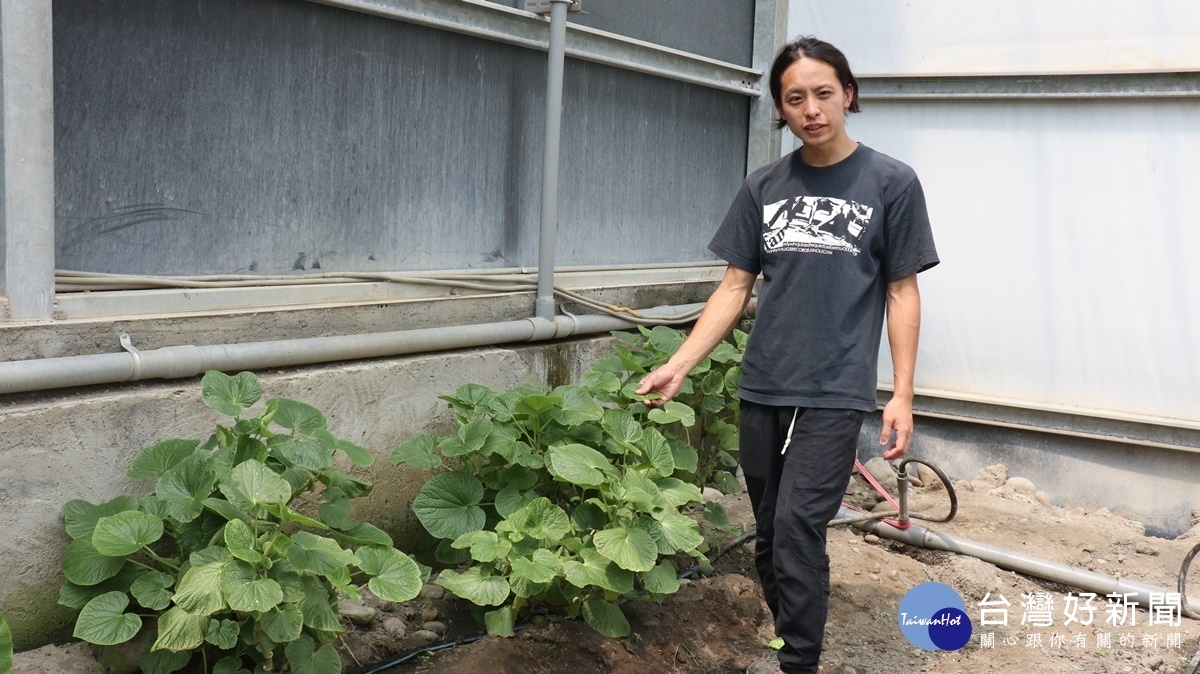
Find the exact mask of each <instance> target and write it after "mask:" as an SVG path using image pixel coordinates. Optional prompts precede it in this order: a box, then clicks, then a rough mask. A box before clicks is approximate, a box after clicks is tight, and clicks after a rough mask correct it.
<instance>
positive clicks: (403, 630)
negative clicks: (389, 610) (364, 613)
mask: <svg viewBox="0 0 1200 674" xmlns="http://www.w3.org/2000/svg"><path fill="white" fill-rule="evenodd" d="M382 627H383V629H384V631H385V632H387V633H388V634H391V635H392V636H394V637H396V638H397V639H403V638H404V635H406V634H408V625H405V624H404V621H403V620H401V619H400V618H384V619H383V623H382Z"/></svg>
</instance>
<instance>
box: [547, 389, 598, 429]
mask: <svg viewBox="0 0 1200 674" xmlns="http://www.w3.org/2000/svg"><path fill="white" fill-rule="evenodd" d="M554 393H555V394H556V395H558V396H559V397H561V398H562V409H561V410H559V412H558V422H559V423H561V424H562V425H564V426H567V427H570V426H578V425H579V424H583V423H587V422H589V421H599V420H600V418H601V417H602V416H603V415H604V408H603V407H601V406H600V403H597V402H596V399H595V398H593V397H592V394H591V393H589V392H588V391H587V389H584V388H583V387H580V386H559V387H558V388H556V389H554Z"/></svg>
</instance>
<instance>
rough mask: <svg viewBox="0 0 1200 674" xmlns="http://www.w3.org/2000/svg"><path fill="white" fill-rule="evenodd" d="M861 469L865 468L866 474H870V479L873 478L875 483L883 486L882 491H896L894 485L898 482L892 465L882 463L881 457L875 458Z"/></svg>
mask: <svg viewBox="0 0 1200 674" xmlns="http://www.w3.org/2000/svg"><path fill="white" fill-rule="evenodd" d="M863 468H866V469H867V472H868V473H870V474H871V477H873V478H875V481H876V482H878V483H879V484H881V485H883V488H884V489H887V490H888V491H891V492H895V491H896V485H897V484H898V481H897V480H896V471H894V470H892V464H890V463H888V462H887V461H884V460H883V457H879V456H877V457H875V458H874V459H871V460H870V461H868V462H866V464H864V465H863Z"/></svg>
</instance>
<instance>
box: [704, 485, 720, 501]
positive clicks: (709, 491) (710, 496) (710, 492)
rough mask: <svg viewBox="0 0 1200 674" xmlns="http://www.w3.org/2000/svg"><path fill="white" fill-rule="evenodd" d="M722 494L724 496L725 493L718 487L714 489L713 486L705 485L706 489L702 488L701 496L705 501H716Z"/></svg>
mask: <svg viewBox="0 0 1200 674" xmlns="http://www.w3.org/2000/svg"><path fill="white" fill-rule="evenodd" d="M722 496H724V494H722V493H721V492H719V491H717V490H716V489H713V488H712V487H705V488H704V489H701V490H700V497H701V498H702V499H704V500H705V501H715V500H717V499H719V498H721V497H722Z"/></svg>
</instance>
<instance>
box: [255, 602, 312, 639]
mask: <svg viewBox="0 0 1200 674" xmlns="http://www.w3.org/2000/svg"><path fill="white" fill-rule="evenodd" d="M261 622H262V626H263V632H266V634H267V636H268V637H270V638H271V641H274V642H275V643H277V644H285V643H287V642H289V641H292V640H294V639H296V638H297V637H299V636H300V631H301V629H302V628H303V627H304V614H302V613H301V612H300V607H298V606H296V605H295V604H280V605H279V606H276V607H275V608H273V609H271V610H270V611H267V612H266V613H264V614H263V616H262V619H261Z"/></svg>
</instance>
